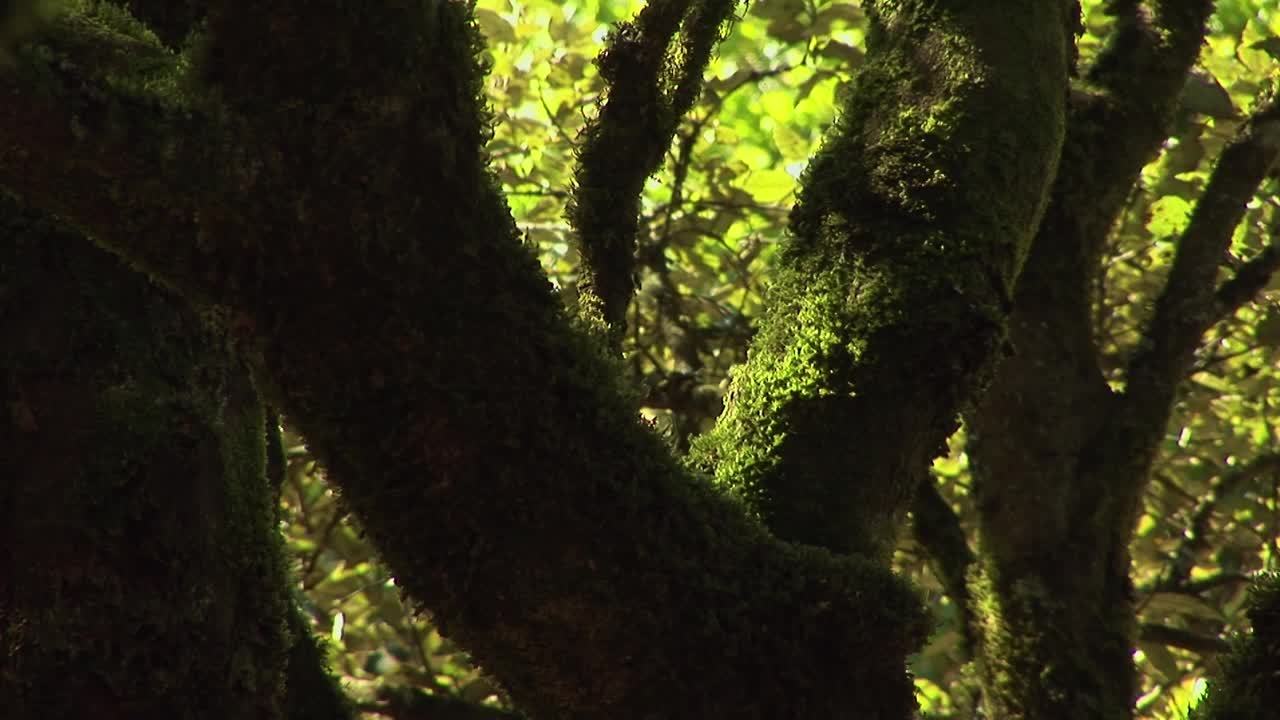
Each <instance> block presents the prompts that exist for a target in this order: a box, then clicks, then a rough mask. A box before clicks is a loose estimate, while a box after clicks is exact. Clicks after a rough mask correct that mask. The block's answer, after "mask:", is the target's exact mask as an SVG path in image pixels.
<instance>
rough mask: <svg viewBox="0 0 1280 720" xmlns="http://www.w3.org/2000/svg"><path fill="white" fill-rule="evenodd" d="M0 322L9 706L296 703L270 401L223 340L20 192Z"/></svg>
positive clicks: (225, 712) (139, 709)
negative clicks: (267, 427)
mask: <svg viewBox="0 0 1280 720" xmlns="http://www.w3.org/2000/svg"><path fill="white" fill-rule="evenodd" d="M0 337H3V338H4V342H3V343H0V392H2V393H3V397H4V398H5V413H4V415H3V416H0V508H3V515H2V516H0V532H2V533H3V542H0V548H3V549H2V550H0V638H3V648H2V650H0V707H3V708H4V710H3V713H4V716H5V717H7V718H15V720H17V719H23V720H25V719H26V718H33V719H34V718H73V717H94V718H121V719H122V720H123V719H124V718H138V717H175V718H226V717H237V718H280V717H285V716H286V715H285V714H284V712H283V708H284V704H283V702H282V701H284V699H285V695H284V689H285V686H284V673H285V667H286V663H287V662H288V653H289V651H290V643H291V642H292V640H291V636H290V633H289V631H288V630H287V629H286V627H285V623H286V613H287V612H289V611H290V607H289V605H288V604H287V601H286V599H285V598H286V590H285V585H284V571H283V564H282V558H281V544H280V539H279V534H278V531H277V529H276V523H275V520H276V515H275V512H276V511H275V507H274V505H273V504H272V502H271V494H270V493H269V491H268V488H267V485H266V482H265V478H264V476H263V457H262V416H261V412H260V409H259V403H258V400H257V397H256V394H255V393H254V391H253V388H252V386H251V385H250V384H249V381H248V375H247V373H246V372H245V371H244V369H243V368H242V366H241V365H240V364H239V362H238V361H236V360H235V359H234V358H232V357H231V356H230V355H229V354H228V353H227V352H226V349H225V343H224V342H223V341H222V339H221V338H219V336H218V335H217V334H216V333H215V332H212V331H210V330H207V329H206V325H205V323H203V322H202V321H201V319H200V318H198V317H197V316H196V315H195V314H194V313H193V312H191V311H190V310H189V309H188V308H187V307H186V306H185V304H183V303H181V302H180V301H178V300H177V299H176V298H174V297H172V296H170V295H169V294H167V293H163V292H161V291H160V290H159V289H158V288H156V287H154V286H153V285H152V284H151V283H149V282H148V281H147V280H146V279H145V278H143V277H142V276H140V275H138V274H136V273H134V272H132V271H130V270H129V269H127V268H125V267H124V266H123V265H122V264H121V263H120V262H119V261H118V260H117V259H115V258H113V257H111V256H110V255H108V254H107V253H105V252H103V251H102V250H100V249H98V248H95V247H93V246H92V245H90V244H89V243H88V242H87V241H86V240H85V239H83V238H81V237H76V236H74V234H72V233H68V232H66V231H64V230H60V229H57V228H56V227H55V226H54V225H53V223H51V222H50V221H48V220H46V219H43V218H42V217H40V216H39V215H36V214H33V213H32V212H30V211H27V210H24V209H21V208H20V207H19V206H18V205H17V204H16V203H15V202H14V201H13V199H12V198H10V197H9V196H7V195H0ZM297 669H298V670H301V669H302V666H297ZM293 717H298V716H296V715H294V716H293ZM313 717H319V716H313Z"/></svg>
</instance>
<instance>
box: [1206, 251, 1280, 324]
mask: <svg viewBox="0 0 1280 720" xmlns="http://www.w3.org/2000/svg"><path fill="white" fill-rule="evenodd" d="M1277 270H1280V235H1273V237H1272V241H1271V243H1270V244H1268V245H1267V246H1266V247H1264V248H1262V252H1260V253H1258V254H1257V255H1255V256H1253V257H1252V258H1250V259H1249V260H1248V261H1247V262H1245V263H1244V264H1243V265H1241V266H1240V267H1239V268H1238V269H1237V270H1236V274H1235V275H1233V276H1231V279H1230V280H1227V281H1226V282H1224V283H1222V284H1221V285H1219V286H1218V290H1217V292H1215V293H1214V300H1215V301H1216V303H1217V307H1218V311H1217V313H1216V314H1217V316H1218V317H1219V318H1226V317H1228V316H1230V315H1231V313H1233V312H1235V311H1236V310H1237V309H1239V308H1240V306H1241V305H1244V304H1245V303H1247V302H1251V301H1252V300H1253V299H1254V298H1256V297H1257V296H1258V293H1260V292H1262V291H1263V290H1264V289H1266V287H1267V285H1268V284H1269V283H1270V282H1271V276H1272V275H1274V274H1275V273H1276V271H1277Z"/></svg>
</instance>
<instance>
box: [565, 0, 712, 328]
mask: <svg viewBox="0 0 1280 720" xmlns="http://www.w3.org/2000/svg"><path fill="white" fill-rule="evenodd" d="M736 5H737V2H736V0H710V1H709V2H696V3H691V2H690V0H650V3H649V4H648V5H647V6H646V7H645V9H644V10H642V11H641V12H640V15H639V17H638V18H637V19H636V21H635V22H634V23H623V24H622V25H620V26H619V27H618V28H617V29H615V30H614V31H613V32H612V33H611V34H610V36H609V42H608V47H606V48H605V50H604V52H602V53H601V54H600V57H599V59H598V60H597V65H598V66H599V68H600V74H601V76H602V77H603V78H604V80H605V82H606V91H605V96H604V97H605V100H604V103H603V106H602V107H601V109H600V114H599V115H598V116H597V117H596V118H595V119H594V120H592V121H591V122H590V123H588V124H587V126H586V127H585V128H584V129H583V134H582V140H581V144H580V146H579V147H580V149H579V152H578V170H577V172H576V173H575V176H574V185H575V188H574V193H573V199H572V200H571V202H570V204H569V222H570V223H571V224H572V225H573V228H574V230H575V231H576V232H577V233H578V241H579V243H580V246H581V252H582V260H583V268H582V281H581V283H580V288H579V290H580V297H581V299H582V302H583V303H584V309H586V310H587V312H588V314H597V315H599V316H600V317H601V318H602V319H603V320H604V321H605V322H606V323H607V324H608V326H609V327H610V328H611V335H612V336H613V337H614V339H615V340H617V339H620V337H621V334H622V333H623V332H624V331H625V328H626V310H627V305H628V303H630V301H631V294H632V292H633V290H634V285H635V283H634V280H633V277H632V275H633V272H634V265H635V258H634V256H635V249H636V232H637V231H638V216H639V212H640V194H641V192H642V191H643V189H644V183H645V180H647V179H648V177H649V176H650V175H652V174H653V173H654V171H656V170H657V169H658V167H659V165H660V164H661V163H662V159H663V157H664V155H665V153H666V151H667V149H668V148H669V147H670V146H671V140H672V137H673V136H674V134H675V131H676V127H677V126H678V124H679V122H680V120H681V118H682V117H684V114H685V113H686V112H688V110H689V108H690V107H691V106H692V105H693V102H694V101H695V100H696V99H697V98H698V96H699V95H700V94H701V91H702V74H703V71H704V69H705V67H706V64H707V61H708V60H709V59H710V57H711V53H712V50H713V49H714V47H715V45H716V44H717V43H718V42H719V41H720V38H721V36H722V34H723V32H724V31H725V29H726V28H727V27H728V24H729V22H730V20H731V18H732V17H733V11H734V8H735V7H736ZM677 34H679V39H678V40H677V39H676V36H677Z"/></svg>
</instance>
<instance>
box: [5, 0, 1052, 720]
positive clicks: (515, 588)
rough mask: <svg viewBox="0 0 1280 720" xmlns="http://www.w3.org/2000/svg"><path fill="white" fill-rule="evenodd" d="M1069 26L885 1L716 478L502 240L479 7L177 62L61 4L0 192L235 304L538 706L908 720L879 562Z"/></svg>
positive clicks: (971, 347) (1041, 148) (908, 627)
mask: <svg viewBox="0 0 1280 720" xmlns="http://www.w3.org/2000/svg"><path fill="white" fill-rule="evenodd" d="M1064 7H1065V5H1064V4H1062V3H1057V2H1043V3H1027V2H1012V1H1010V2H999V3H994V4H993V3H973V2H958V1H957V2H897V3H890V2H880V3H875V4H873V5H872V6H871V9H872V10H873V11H874V13H875V15H876V21H875V22H876V31H875V34H876V37H875V39H874V41H873V43H872V48H873V51H872V54H871V59H870V60H869V67H868V69H867V70H866V72H865V73H864V74H863V75H862V76H861V79H860V80H859V83H858V85H857V87H856V88H855V89H854V91H853V93H852V94H851V96H850V99H849V101H848V105H847V108H846V110H845V116H844V118H843V119H842V120H841V122H840V124H839V126H838V127H837V128H836V130H835V131H833V134H832V136H831V138H830V139H829V140H828V142H827V145H826V146H825V149H824V151H823V154H822V155H821V156H820V157H819V158H817V159H816V160H815V163H814V167H813V169H812V170H811V172H810V175H809V177H808V178H807V179H806V183H805V190H804V194H803V198H802V202H801V206H800V208H799V209H798V210H797V214H796V219H795V225H796V230H795V236H796V237H795V240H794V242H793V243H792V246H791V248H790V249H789V250H788V251H787V253H786V254H787V258H786V260H785V261H784V262H785V266H784V267H783V269H782V270H781V272H780V277H779V282H778V290H777V292H776V299H775V302H776V303H777V304H778V308H779V309H778V310H776V311H774V312H773V314H772V315H771V316H770V317H769V318H767V319H766V320H765V323H764V329H763V332H762V339H761V341H760V342H759V344H758V347H757V352H756V354H755V357H753V358H752V360H751V362H750V364H749V366H748V368H747V369H746V370H745V371H744V373H743V375H742V377H741V378H740V379H739V381H738V388H737V389H736V390H735V399H734V401H733V403H732V405H733V407H732V409H731V410H730V411H729V415H728V416H726V418H725V419H724V420H722V423H721V425H722V427H721V429H719V430H717V432H716V436H715V437H714V438H713V439H712V440H711V441H709V443H708V445H707V446H706V447H705V449H704V450H703V451H702V454H701V456H700V457H701V460H700V462H701V463H702V464H704V465H705V466H706V467H708V469H710V470H712V471H714V472H715V473H716V475H717V477H718V478H719V480H720V481H721V482H720V485H721V488H716V487H713V486H712V485H711V484H709V483H708V482H706V479H705V478H704V477H702V476H699V475H696V474H693V473H690V472H689V471H688V470H686V469H685V468H682V467H680V466H679V465H678V463H677V462H676V461H675V460H674V459H673V458H672V457H671V455H670V453H669V452H668V450H667V448H666V447H665V446H664V445H663V443H662V442H661V441H660V440H659V439H658V438H657V437H655V436H654V435H653V434H652V433H651V432H650V431H649V429H648V428H646V427H644V426H642V424H641V423H640V422H639V421H638V420H637V419H636V418H635V416H634V412H633V410H634V403H633V399H632V398H631V397H630V396H629V394H628V392H627V391H626V390H625V389H623V388H620V386H619V382H618V380H617V378H618V377H619V373H618V371H617V368H616V367H615V365H614V363H613V362H612V361H611V360H609V359H607V357H608V353H607V350H606V349H605V348H603V347H602V343H601V342H600V341H599V339H598V335H596V334H595V333H592V332H583V331H580V330H579V329H577V328H575V327H573V326H572V324H571V323H570V321H569V320H568V319H567V318H566V314H565V312H564V310H563V309H562V308H561V307H560V306H559V304H558V301H557V299H556V298H555V296H554V295H553V293H552V292H551V290H550V288H549V286H548V283H547V282H546V280H545V278H544V277H543V275H542V274H541V272H540V269H539V267H538V265H537V262H536V260H535V259H534V258H533V257H532V256H531V255H530V254H529V253H528V252H527V250H526V249H525V248H523V247H521V245H520V242H519V239H518V237H517V233H516V229H515V227H514V223H513V222H512V220H511V218H510V215H509V213H508V211H507V209H506V207H505V205H504V203H503V201H502V199H501V197H500V195H499V193H498V191H497V189H496V187H495V184H494V181H493V180H492V178H491V176H490V175H489V173H488V171H487V168H486V162H487V159H486V158H485V156H484V155H483V153H482V150H481V148H482V147H483V142H484V139H485V129H486V124H487V122H488V119H487V117H486V116H485V114H484V112H483V111H482V104H481V102H480V98H481V96H482V91H481V75H480V72H479V69H478V64H477V62H476V60H475V59H476V57H477V56H478V55H479V54H480V53H481V51H482V48H481V47H480V43H479V40H478V36H477V35H476V33H475V30H474V27H473V24H472V22H471V20H470V18H469V16H468V12H469V11H468V9H467V5H466V4H465V3H458V2H448V1H444V2H442V1H439V0H435V1H432V2H415V3H408V4H406V3H350V2H338V1H336V0H334V1H327V2H315V1H314V0H309V1H307V2H302V1H301V0H293V1H291V0H275V1H273V2H266V1H265V0H262V1H259V2H253V1H251V2H241V3H234V4H232V3H222V2H211V3H208V11H209V12H208V20H207V24H206V25H205V26H204V33H203V34H202V35H199V36H194V37H193V40H194V44H193V45H191V46H190V47H189V48H188V49H187V52H186V53H185V54H184V55H182V56H174V55H172V54H170V53H169V52H168V51H167V50H166V49H164V48H162V47H160V46H159V45H157V43H156V41H155V38H154V37H153V36H151V35H150V34H149V33H147V32H143V31H140V30H139V29H138V26H137V25H136V23H131V22H129V21H128V20H127V19H122V18H120V17H118V16H115V15H104V14H103V13H102V11H101V9H95V8H98V6H97V5H95V6H93V7H92V8H90V9H88V10H85V11H84V12H80V13H76V14H73V15H69V16H66V17H64V18H63V19H62V20H60V21H59V22H58V23H57V24H56V25H55V26H54V27H52V28H50V30H49V32H48V34H47V35H46V36H45V41H44V44H43V45H42V46H40V47H39V48H36V49H35V50H34V51H32V52H28V53H27V54H25V55H23V57H22V58H21V61H20V63H19V67H18V71H17V72H15V73H12V74H10V75H7V76H0V91H3V92H4V93H6V94H7V95H6V96H7V97H8V98H11V99H12V100H13V102H7V103H5V104H0V184H3V185H7V186H12V187H18V188H20V189H21V190H22V191H23V193H24V194H25V195H27V196H28V197H29V199H31V200H32V201H33V202H36V203H38V204H40V205H41V206H42V207H45V208H48V209H50V210H52V211H55V212H57V213H59V214H60V215H62V216H64V217H66V218H68V219H70V220H72V221H74V222H75V223H77V224H79V225H81V226H83V227H85V228H87V229H89V230H90V231H91V232H92V235H93V237H94V238H95V239H96V240H97V241H98V242H100V243H102V244H103V245H105V246H107V247H110V248H112V249H113V250H115V251H116V252H118V253H119V254H121V255H122V256H124V257H126V258H127V259H128V260H129V261H130V262H132V263H133V264H134V265H135V267H137V268H138V269H141V270H143V271H145V272H148V273H150V274H151V275H152V276H153V277H155V278H157V279H159V280H161V281H163V282H164V283H166V284H168V285H170V286H171V287H174V288H176V289H177V290H178V291H179V292H180V293H182V294H183V295H185V296H186V297H188V298H190V299H192V300H194V301H196V302H198V303H200V304H201V306H202V307H206V308H209V309H210V311H211V312H216V313H217V314H218V315H219V316H221V317H223V318H225V320H226V323H227V327H229V328H230V330H231V333H232V335H233V338H234V342H235V345H236V346H237V348H238V349H239V351H240V352H241V353H242V355H243V356H244V357H245V358H246V359H247V360H248V362H249V363H250V364H251V365H252V366H253V368H254V370H255V372H256V379H257V381H258V384H259V387H261V388H262V389H263V390H264V392H265V393H266V394H267V395H268V396H269V399H270V400H271V401H272V403H274V404H276V405H278V406H279V407H280V408H281V409H282V410H283V411H284V412H286V413H287V414H289V416H290V417H291V418H294V419H295V420H296V421H297V423H298V426H299V427H300V429H301V430H302V431H303V432H304V433H305V435H306V436H307V438H308V440H309V442H310V443H311V444H312V446H313V447H314V449H315V450H316V452H317V453H318V454H319V456H320V457H321V458H322V459H323V460H324V461H325V463H326V465H327V466H328V468H329V470H330V472H331V476H332V477H333V478H334V479H335V480H336V481H337V482H338V484H339V485H340V486H341V488H342V491H343V496H344V498H345V500H346V502H347V503H348V504H349V505H350V507H351V508H352V509H353V510H354V511H355V512H356V513H357V514H358V515H359V517H360V520H361V522H362V524H363V526H364V527H365V529H366V530H367V532H368V534H369V536H370V537H371V539H372V540H373V541H374V542H375V543H376V544H377V545H378V547H379V549H380V550H381V551H382V553H383V555H384V557H385V558H386V560H387V561H388V563H389V564H390V566H391V568H392V569H393V571H394V572H395V573H396V576H397V580H398V582H399V583H400V585H401V586H402V587H404V588H405V589H406V591H407V592H408V593H409V594H410V595H411V596H412V597H413V598H414V599H415V600H417V601H418V602H419V603H420V604H421V605H422V606H424V607H426V608H428V609H430V610H431V611H432V612H433V615H434V618H435V620H436V621H437V622H438V623H439V625H440V627H441V628H442V630H443V631H444V632H446V633H449V634H450V635H452V636H453V637H455V638H456V639H457V640H458V641H459V642H461V643H462V644H463V645H464V646H466V647H467V648H468V649H469V650H471V651H472V652H473V653H474V654H475V656H476V657H477V658H478V659H479V660H480V662H481V663H483V664H484V666H485V667H486V669H487V670H489V671H490V672H491V673H493V674H494V675H495V676H496V677H497V678H498V679H499V680H501V681H502V682H503V683H504V685H505V686H506V687H507V689H508V690H509V691H510V693H511V696H512V697H513V698H514V700H515V701H516V702H517V704H518V705H519V706H520V707H521V709H522V710H525V711H526V712H528V713H529V714H530V715H531V716H533V717H545V718H559V717H574V718H578V717H581V718H611V719H620V720H627V719H629V718H635V719H637V720H638V719H642V718H655V717H661V718H709V717H716V718H761V719H764V718H769V719H773V718H836V717H859V718H869V719H873V720H904V719H905V718H908V717H910V716H911V714H912V712H913V710H914V707H915V702H914V697H913V687H912V684H911V682H910V680H909V678H908V677H907V675H906V673H905V669H904V657H905V655H906V653H907V652H909V651H910V650H911V649H912V648H913V647H914V646H915V644H916V643H917V642H918V641H919V640H920V638H921V636H922V635H923V633H924V631H925V630H926V627H927V624H926V621H925V619H924V617H923V615H922V613H921V610H920V607H919V602H918V600H917V599H916V598H915V597H914V596H913V595H912V593H911V592H910V591H909V590H908V589H907V588H905V587H904V585H903V584H902V583H901V581H899V580H898V579H896V578H894V577H893V576H892V575H891V574H890V572H889V571H888V569H887V567H886V564H885V563H884V562H883V560H884V557H885V555H886V548H887V546H888V543H889V541H890V538H891V537H892V528H893V524H894V522H895V520H896V519H897V518H898V517H899V516H900V515H901V513H902V510H903V506H904V504H905V502H906V500H907V498H909V495H910V488H911V487H912V483H914V482H918V480H919V477H920V473H922V472H923V471H924V469H925V467H927V463H928V459H929V457H930V455H931V454H932V453H933V452H934V450H936V449H937V448H938V447H939V445H940V443H941V442H942V440H943V439H944V438H945V436H946V434H947V432H948V431H949V430H950V428H951V427H952V424H953V418H954V415H955V413H956V411H957V410H958V409H960V408H961V407H963V406H964V405H965V404H966V402H968V401H969V400H970V399H971V398H972V396H973V394H974V391H975V388H977V387H978V386H980V385H981V384H982V381H983V379H984V377H985V376H986V375H987V374H988V373H989V369H990V364H991V361H992V358H993V356H994V355H995V354H996V353H997V352H998V350H999V348H1000V346H1001V342H1002V336H1003V325H1004V318H1005V313H1006V312H1007V306H1008V297H1009V293H1010V291H1011V288H1012V286H1013V283H1014V278H1015V276H1016V274H1017V272H1018V267H1019V265H1020V263H1021V262H1022V258H1023V257H1024V255H1025V253H1026V251H1027V243H1028V242H1029V240H1030V237H1031V233H1032V231H1033V228H1034V227H1035V225H1036V222H1037V221H1038V219H1039V217H1040V215H1041V211H1042V208H1043V204H1044V192H1045V189H1046V188H1047V187H1048V183H1049V182H1050V180H1051V178H1052V176H1053V174H1054V169H1055V165H1056V161H1057V157H1058V150H1059V146H1060V142H1061V136H1062V103H1063V100H1064V98H1065V95H1066V85H1065V82H1066V80H1065V78H1066V62H1067V60H1066V59H1067V57H1068V56H1069V52H1068V50H1067V47H1068V42H1067V28H1068V25H1069V23H1068V21H1067V18H1066V15H1067V13H1066V12H1065V10H1064ZM993 14H999V15H1000V17H1001V18H1003V19H1004V20H1005V22H1001V23H993V22H991V17H992V16H993ZM993 107H1015V108H1017V113H1016V114H1015V113H1004V114H1000V113H993V111H992V109H991V108H993ZM797 318H798V319H799V322H798V323H797V322H796V320H797ZM793 326H794V327H793ZM731 446H732V447H731ZM730 450H732V451H730ZM725 487H728V488H732V489H733V490H734V491H735V492H733V493H729V495H734V496H736V498H735V497H726V493H725V492H724V490H723V488H725ZM815 502H820V503H822V504H823V506H822V508H820V509H818V510H816V511H814V510H812V506H813V504H814V503H815ZM753 515H754V516H757V517H761V518H764V520H765V521H766V522H768V523H770V524H771V525H772V527H773V529H774V530H775V531H776V532H778V533H779V534H781V535H782V536H783V538H785V539H784V540H779V539H778V538H777V537H775V536H773V535H770V534H769V533H768V532H767V531H766V529H765V528H764V526H763V525H762V524H761V523H759V522H757V521H756V520H755V519H754V518H753V517H752V516H753ZM810 521H812V522H810ZM810 524H811V525H812V528H813V531H812V532H810V531H808V525H810ZM786 540H799V541H804V542H807V543H813V544H817V545H826V546H827V547H828V548H831V549H835V550H839V551H854V552H849V553H848V554H847V555H844V556H836V555H834V554H832V553H831V552H829V551H828V550H826V549H822V548H817V547H813V546H811V545H797V544H792V543H790V542H787V541H786Z"/></svg>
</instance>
